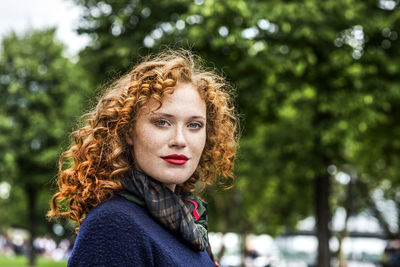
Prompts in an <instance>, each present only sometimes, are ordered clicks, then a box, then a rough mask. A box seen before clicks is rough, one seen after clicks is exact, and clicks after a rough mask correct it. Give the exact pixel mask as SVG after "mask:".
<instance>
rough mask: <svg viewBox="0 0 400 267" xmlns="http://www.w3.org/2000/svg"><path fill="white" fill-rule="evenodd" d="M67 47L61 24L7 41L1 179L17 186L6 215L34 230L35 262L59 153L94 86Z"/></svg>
mask: <svg viewBox="0 0 400 267" xmlns="http://www.w3.org/2000/svg"><path fill="white" fill-rule="evenodd" d="M64 50H65V47H64V45H63V44H61V43H60V42H58V41H57V40H56V39H55V29H44V30H30V31H27V32H26V33H24V34H21V35H17V34H15V33H10V34H9V35H7V36H5V37H4V38H3V40H2V45H1V52H0V114H1V115H0V133H1V134H0V136H1V137H0V157H1V159H0V161H1V164H0V175H1V177H0V179H1V181H3V182H7V183H8V184H10V185H11V191H10V196H9V198H7V199H5V200H2V201H1V203H0V204H1V205H2V209H6V210H7V212H4V213H3V212H2V214H0V219H1V220H2V221H1V224H2V225H13V226H19V227H23V228H27V229H28V230H29V232H30V236H31V237H30V261H29V263H30V265H31V266H33V265H35V251H34V248H33V240H34V239H35V237H36V236H37V234H38V232H39V233H42V234H43V233H46V232H47V233H48V232H49V228H50V227H51V225H50V224H49V223H47V220H46V218H45V214H46V211H47V210H48V206H49V198H50V187H51V179H52V178H53V177H54V175H55V174H56V169H57V157H58V155H59V153H60V152H61V146H62V144H63V143H64V141H65V140H66V138H67V137H68V133H69V132H70V131H71V128H72V125H73V123H74V121H75V118H74V117H75V115H76V112H79V111H80V110H81V109H82V103H83V101H82V99H83V97H84V95H85V93H87V91H86V88H88V86H87V84H88V83H87V82H86V80H85V79H84V76H83V72H81V71H79V70H78V68H77V66H76V65H74V64H73V63H72V62H71V61H70V60H69V59H67V58H66V57H65V56H64V55H63V53H64ZM50 229H51V228H50ZM50 231H51V230H50Z"/></svg>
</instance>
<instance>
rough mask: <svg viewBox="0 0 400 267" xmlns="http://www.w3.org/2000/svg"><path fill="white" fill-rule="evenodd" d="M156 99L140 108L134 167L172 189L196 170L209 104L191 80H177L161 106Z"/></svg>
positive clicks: (133, 138) (131, 141) (132, 140)
mask: <svg viewBox="0 0 400 267" xmlns="http://www.w3.org/2000/svg"><path fill="white" fill-rule="evenodd" d="M158 107H159V103H158V102H157V101H155V100H153V99H151V100H149V102H148V103H147V104H146V105H145V106H144V107H143V108H142V109H141V110H139V112H138V114H137V118H136V124H135V127H134V129H133V133H132V134H131V135H129V136H128V137H127V142H128V143H129V144H131V145H133V154H134V158H135V167H136V168H137V169H138V170H140V171H142V172H144V173H146V174H147V175H149V176H151V177H153V178H154V179H156V180H158V181H160V182H162V183H164V184H166V185H167V186H168V187H169V188H170V189H171V190H172V191H174V190H175V186H176V185H177V184H182V183H184V182H186V181H187V180H188V179H189V178H190V177H191V176H192V174H193V173H194V171H195V170H196V168H197V166H198V164H199V160H200V157H201V154H202V153H203V149H204V146H205V143H206V120H207V118H206V104H205V102H204V100H203V99H202V98H201V97H200V94H199V92H198V91H197V89H196V88H194V87H193V85H192V84H189V83H184V84H178V85H177V87H176V89H175V90H174V92H173V93H172V94H166V95H165V96H164V99H163V101H162V106H161V107H160V108H159V109H157V108H158Z"/></svg>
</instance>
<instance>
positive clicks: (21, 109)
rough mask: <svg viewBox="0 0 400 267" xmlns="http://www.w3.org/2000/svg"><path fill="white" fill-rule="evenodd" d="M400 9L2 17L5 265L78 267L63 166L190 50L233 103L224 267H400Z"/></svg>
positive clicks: (0, 216) (38, 11)
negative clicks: (102, 96)
mask: <svg viewBox="0 0 400 267" xmlns="http://www.w3.org/2000/svg"><path fill="white" fill-rule="evenodd" d="M399 30H400V9H399V0H365V1H356V0H326V1H318V0H304V1H290V0H286V1H283V0H268V1H256V0H252V1H249V0H247V1H246V0H223V1H222V0H146V1H144V0H108V1H105V0H104V1H99V0H53V1H50V0H48V1H45V0H38V1H23V0H15V1H7V2H6V1H3V2H2V3H1V6H0V34H1V37H0V38H1V45H0V266H26V265H30V266H66V262H67V259H68V256H69V253H70V252H71V248H72V246H73V242H74V238H75V234H74V228H75V225H73V224H72V223H70V222H68V221H60V222H49V221H47V219H46V217H45V214H46V211H47V210H48V209H49V201H50V198H51V195H52V194H53V193H54V192H55V190H56V185H55V183H54V177H55V174H56V169H57V160H58V157H59V155H60V153H61V152H62V151H64V150H65V149H66V148H67V147H68V145H69V133H70V132H71V131H72V130H73V129H74V128H76V125H77V124H78V123H79V122H80V116H81V115H82V114H83V113H85V112H87V111H89V110H90V109H91V107H93V105H94V104H95V103H96V96H97V95H98V94H99V93H100V92H101V88H103V87H104V85H105V84H107V83H108V82H110V81H111V80H113V79H115V78H117V77H119V76H120V75H121V74H123V73H124V72H126V71H127V70H129V68H130V67H132V66H133V65H134V64H135V63H136V62H137V61H138V59H140V58H141V57H143V56H146V55H147V54H148V53H151V52H157V51H160V50H162V49H163V48H166V47H172V48H181V47H183V48H188V49H191V50H192V51H194V52H196V53H197V54H198V55H200V56H201V57H202V58H203V59H204V60H205V62H206V64H207V65H208V67H211V68H216V69H217V71H218V72H219V73H221V74H223V75H224V76H225V77H226V78H227V79H228V80H229V81H230V82H231V83H232V84H233V86H234V87H235V88H236V90H237V97H236V103H237V108H238V110H239V112H240V114H241V126H242V130H241V131H242V138H241V141H240V152H239V156H238V158H237V162H236V169H235V174H236V179H237V182H236V185H235V187H234V188H233V189H231V190H228V191H227V190H224V189H223V188H220V187H218V186H217V187H216V188H213V189H209V190H207V191H206V192H205V193H204V196H203V197H204V198H205V199H206V200H207V201H208V204H209V208H210V211H209V220H210V222H209V223H210V226H209V230H210V240H211V244H212V248H213V251H214V254H215V255H216V257H217V258H218V259H219V261H220V263H221V266H321V267H325V266H340V267H344V266H349V267H350V266H400V241H399V237H400V236H399V234H400V228H399V226H400V191H399V189H400V178H399V174H400V123H399V118H400V105H399V104H400V75H399V70H400V45H399V42H400V40H399V36H398V35H399Z"/></svg>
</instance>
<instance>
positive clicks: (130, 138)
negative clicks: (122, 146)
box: [125, 127, 134, 146]
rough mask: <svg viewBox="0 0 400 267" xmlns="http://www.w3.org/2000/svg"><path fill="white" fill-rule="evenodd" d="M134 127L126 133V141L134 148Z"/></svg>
mask: <svg viewBox="0 0 400 267" xmlns="http://www.w3.org/2000/svg"><path fill="white" fill-rule="evenodd" d="M133 133H134V130H133V127H132V128H131V129H129V130H128V131H127V132H126V133H125V141H126V143H127V144H128V145H131V146H133Z"/></svg>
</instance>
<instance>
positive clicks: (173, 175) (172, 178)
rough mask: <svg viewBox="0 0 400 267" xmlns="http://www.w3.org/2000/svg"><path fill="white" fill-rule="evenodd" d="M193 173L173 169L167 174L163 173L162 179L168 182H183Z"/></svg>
mask: <svg viewBox="0 0 400 267" xmlns="http://www.w3.org/2000/svg"><path fill="white" fill-rule="evenodd" d="M190 176H191V174H188V173H187V172H185V173H182V172H181V171H171V172H168V173H167V174H165V175H161V177H160V178H161V179H160V181H162V182H164V183H166V184H183V183H184V182H186V181H187V180H188V179H189V178H190Z"/></svg>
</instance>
